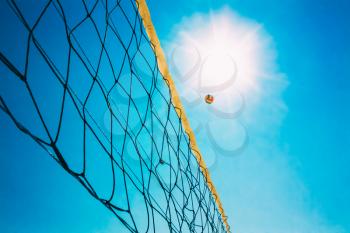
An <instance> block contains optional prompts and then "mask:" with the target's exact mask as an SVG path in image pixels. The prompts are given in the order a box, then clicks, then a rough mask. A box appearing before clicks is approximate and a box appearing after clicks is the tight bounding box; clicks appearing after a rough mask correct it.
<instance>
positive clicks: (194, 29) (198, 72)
mask: <svg viewBox="0 0 350 233" xmlns="http://www.w3.org/2000/svg"><path fill="white" fill-rule="evenodd" d="M175 31H176V33H175V36H174V37H173V39H172V41H171V43H170V46H169V47H170V48H168V51H172V53H171V55H170V57H169V58H168V59H169V64H170V68H171V70H172V72H173V73H174V79H175V81H176V83H177V85H178V86H180V88H179V91H180V94H181V95H183V96H184V97H185V98H187V99H191V98H192V99H193V96H190V95H194V94H193V91H194V92H196V94H198V95H200V96H201V97H203V96H205V95H206V94H213V95H215V97H218V98H216V99H217V100H218V101H219V103H220V102H221V103H222V104H223V105H227V104H229V103H230V102H232V101H233V100H232V98H230V96H228V95H229V93H232V95H234V94H235V93H234V92H237V91H238V92H239V93H240V95H242V96H244V97H245V98H246V97H248V98H249V97H253V98H254V97H257V98H258V97H259V94H260V91H261V87H260V85H259V80H261V79H264V78H266V77H268V76H269V70H271V65H270V64H274V58H275V54H274V53H273V52H271V51H273V49H269V48H268V47H269V46H270V44H271V43H270V37H269V36H268V35H267V34H265V33H264V32H263V30H262V27H261V25H259V24H257V23H255V22H251V21H248V20H246V19H242V18H241V17H239V16H237V15H235V14H234V13H232V12H231V11H230V10H228V9H226V8H224V9H223V10H221V11H219V12H212V13H210V14H209V15H201V14H197V15H195V16H193V17H191V18H185V19H184V20H183V21H182V22H181V23H180V24H179V25H178V26H177V27H175ZM232 88H233V89H235V91H229V89H232ZM236 94H237V93H236ZM220 99H221V101H220ZM223 107H224V106H223Z"/></svg>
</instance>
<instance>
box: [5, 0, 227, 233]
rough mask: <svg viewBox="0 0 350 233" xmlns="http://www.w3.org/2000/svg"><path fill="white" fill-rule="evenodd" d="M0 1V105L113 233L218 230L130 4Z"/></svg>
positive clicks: (211, 205) (210, 202)
mask: <svg viewBox="0 0 350 233" xmlns="http://www.w3.org/2000/svg"><path fill="white" fill-rule="evenodd" d="M0 4H1V6H0V8H1V13H2V14H3V16H4V18H6V19H7V22H4V21H3V22H1V24H0V34H1V35H2V36H1V39H0V42H1V43H0V61H1V62H0V74H1V77H0V81H1V85H0V109H1V110H2V112H3V113H5V114H6V115H8V116H9V117H10V118H11V120H12V121H13V122H14V124H15V126H16V127H17V128H18V129H19V130H20V131H22V132H23V133H24V134H26V135H27V136H29V137H30V138H32V139H33V140H34V141H35V142H36V143H37V144H38V145H39V146H41V147H42V148H43V149H44V150H45V151H47V153H48V154H49V155H50V156H51V157H52V158H53V159H54V160H56V161H57V163H58V164H59V165H61V166H62V168H63V169H65V170H66V171H67V172H68V173H69V174H70V175H71V176H73V177H74V178H75V179H76V180H77V181H78V182H79V183H80V184H81V185H82V186H83V187H84V188H85V189H86V190H87V191H88V192H89V193H90V194H91V196H92V197H94V198H95V199H97V200H98V201H100V202H101V203H102V204H103V205H105V207H106V208H108V209H109V210H110V211H111V212H112V213H113V214H114V215H115V216H116V218H117V219H118V220H119V223H120V224H118V229H116V230H118V231H117V232H124V231H125V232H129V231H130V232H226V230H225V225H224V222H223V219H222V216H221V215H220V212H219V211H218V208H217V205H216V202H215V198H214V197H213V195H212V193H211V191H210V189H209V188H208V185H207V183H206V179H205V177H204V175H203V173H202V171H201V168H200V166H199V164H198V161H197V160H196V157H195V156H194V154H193V152H192V151H191V148H190V142H189V138H188V136H187V134H186V133H185V132H184V130H183V127H182V125H181V118H180V117H179V116H178V115H177V113H176V111H175V107H174V105H173V103H172V100H171V95H170V91H169V87H168V85H167V83H166V82H165V81H164V80H163V77H162V75H161V73H160V71H159V70H158V66H157V59H156V56H155V54H154V52H153V50H152V43H151V42H150V41H149V39H148V37H147V35H146V33H145V31H144V28H143V26H142V19H141V17H140V15H139V13H138V5H137V4H136V3H135V2H134V1H132V0H122V1H117V0H116V1H102V0H101V1H69V0H67V1H47V0H46V1H36V2H35V4H34V2H31V1H18V2H16V1H7V2H5V1H1V3H0ZM9 22H10V23H9Z"/></svg>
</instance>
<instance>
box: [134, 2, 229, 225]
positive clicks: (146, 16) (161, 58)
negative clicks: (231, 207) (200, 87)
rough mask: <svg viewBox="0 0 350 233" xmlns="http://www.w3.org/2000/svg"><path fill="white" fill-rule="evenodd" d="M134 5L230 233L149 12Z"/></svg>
mask: <svg viewBox="0 0 350 233" xmlns="http://www.w3.org/2000/svg"><path fill="white" fill-rule="evenodd" d="M136 3H137V5H138V10H139V13H140V16H141V18H142V21H143V25H144V27H145V29H146V32H147V35H148V37H149V39H150V41H151V43H152V48H153V51H154V53H155V55H156V57H157V62H158V68H159V71H160V72H161V74H162V76H163V78H164V80H165V82H166V84H167V86H168V87H169V89H170V94H171V99H172V103H173V105H174V107H175V110H176V113H177V115H178V116H179V117H180V119H181V122H182V125H183V128H184V130H185V132H186V134H187V135H188V137H189V141H190V145H191V150H192V152H193V154H195V156H196V158H197V161H198V164H199V166H200V168H201V171H202V173H203V174H204V177H205V178H206V182H207V185H208V187H209V189H210V191H211V193H212V195H213V197H214V199H215V202H216V204H217V206H218V209H219V212H220V214H221V216H222V220H223V222H224V224H225V227H226V230H227V232H231V231H230V226H229V225H228V222H227V216H226V215H225V211H224V208H223V206H222V204H221V201H220V198H219V195H218V193H217V191H216V189H215V186H214V184H213V182H212V180H211V178H210V175H209V172H208V168H207V166H206V165H205V162H204V159H203V157H202V155H201V152H200V150H199V148H198V145H197V142H196V138H195V135H194V133H193V131H192V128H191V126H190V123H189V121H188V119H187V117H186V114H185V109H184V107H183V106H182V103H181V100H180V97H179V94H178V92H177V91H176V88H175V84H174V81H173V79H172V77H171V75H170V72H169V68H168V65H167V62H166V59H165V55H164V52H163V50H162V48H161V46H160V42H159V39H158V36H157V33H156V31H155V29H154V26H153V23H152V20H151V15H150V12H149V10H148V6H147V3H146V1H145V0H136Z"/></svg>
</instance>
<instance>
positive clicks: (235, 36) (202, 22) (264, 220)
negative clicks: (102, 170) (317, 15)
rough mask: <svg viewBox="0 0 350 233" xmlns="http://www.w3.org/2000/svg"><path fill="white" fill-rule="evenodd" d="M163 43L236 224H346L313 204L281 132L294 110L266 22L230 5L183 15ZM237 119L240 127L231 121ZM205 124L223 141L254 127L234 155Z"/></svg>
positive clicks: (249, 230) (266, 230) (325, 232)
mask: <svg viewBox="0 0 350 233" xmlns="http://www.w3.org/2000/svg"><path fill="white" fill-rule="evenodd" d="M163 44H165V51H166V52H167V53H168V63H169V65H170V69H171V72H172V73H173V76H174V79H175V82H176V84H177V88H178V91H179V92H180V95H181V96H182V99H183V102H184V105H185V107H187V108H186V111H187V113H188V115H189V118H190V122H191V124H192V126H193V128H196V129H198V130H196V131H197V139H198V140H199V145H200V148H201V150H202V152H203V155H204V157H205V156H207V158H206V159H207V160H209V161H210V164H209V165H210V171H211V174H212V177H213V179H214V181H215V185H216V186H217V189H218V191H219V194H221V199H222V202H223V204H224V207H225V210H226V212H227V215H228V216H229V222H230V224H231V225H232V227H233V230H234V232H236V233H243V232H244V233H281V232H284V233H340V232H343V231H342V229H340V228H338V227H336V226H331V225H329V224H328V223H327V221H326V219H325V218H323V217H322V214H321V213H319V212H318V210H317V208H315V207H313V206H310V201H309V200H310V198H311V197H310V194H309V193H308V190H306V188H305V186H304V185H303V182H302V180H301V179H300V177H299V176H298V173H297V169H296V164H297V161H295V160H293V157H292V156H291V155H289V154H288V150H287V149H286V148H285V147H286V146H284V145H281V143H280V141H279V140H278V134H279V129H280V125H281V124H282V123H283V118H284V116H285V115H286V113H287V106H286V105H285V104H284V102H283V99H282V97H281V95H282V93H283V91H284V90H285V88H286V86H287V84H288V81H287V77H286V76H285V75H283V74H281V73H280V72H279V71H278V67H277V65H276V51H275V48H274V44H273V40H272V38H271V36H270V35H269V34H268V33H267V32H266V31H265V30H264V27H263V25H261V24H259V23H256V22H254V21H252V20H249V19H246V18H243V17H241V16H239V15H238V14H236V13H234V12H232V11H231V10H230V9H229V8H228V7H225V8H223V9H221V10H219V11H213V12H210V13H208V14H194V15H193V16H191V17H187V18H184V19H183V20H182V22H180V23H179V24H178V25H176V26H175V27H174V29H173V31H172V34H171V38H170V39H168V40H167V41H165V43H163ZM233 63H234V65H232V64H233ZM232 77H233V78H234V81H233V82H230V79H232ZM207 93H214V97H216V101H217V102H214V104H213V105H212V106H207V105H206V104H205V103H204V102H203V96H204V95H205V94H207ZM212 108H218V109H216V110H212ZM210 109H211V110H210ZM222 112H224V113H233V114H231V115H228V116H229V117H225V116H227V115H225V114H224V115H220V114H218V113H222ZM212 113H214V114H212ZM232 122H235V123H234V125H236V126H235V127H236V128H234V127H231V128H230V126H229V125H230V124H232ZM205 124H208V125H211V127H214V128H215V127H216V133H215V132H212V133H213V135H214V136H213V137H214V140H215V141H216V142H217V143H218V144H220V145H219V148H221V149H223V147H225V146H226V148H230V146H231V147H232V145H236V144H237V142H238V141H239V140H241V141H244V140H242V138H243V137H247V135H248V137H249V142H248V144H240V143H238V144H240V145H241V146H242V148H240V149H241V150H239V151H234V150H231V152H232V153H226V155H229V156H222V155H221V154H222V151H220V150H219V152H218V151H216V157H215V158H214V159H213V156H212V150H213V149H214V150H215V149H217V147H215V146H208V145H212V144H210V143H209V141H210V139H209V138H208V137H207V136H208V131H206V130H203V128H205V127H203V125H205ZM237 124H238V125H239V124H240V125H241V126H240V127H237ZM237 134H238V136H237ZM222 144H224V145H222ZM244 145H245V146H244ZM243 146H244V147H243ZM237 148H238V147H237ZM231 149H232V148H231ZM206 152H208V154H210V156H209V157H208V155H206ZM236 155H240V156H236Z"/></svg>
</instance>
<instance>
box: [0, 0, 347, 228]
mask: <svg viewBox="0 0 350 233" xmlns="http://www.w3.org/2000/svg"><path fill="white" fill-rule="evenodd" d="M149 7H150V11H151V13H152V19H153V22H154V25H155V27H156V30H157V33H158V36H159V38H160V40H161V42H162V43H163V44H164V45H168V44H171V42H172V41H173V40H174V38H176V30H177V28H179V27H181V22H183V20H184V17H187V20H189V21H190V20H191V17H192V16H193V15H194V14H197V15H198V13H200V14H201V15H202V16H203V17H204V18H205V17H206V15H209V14H210V13H212V12H220V11H221V10H222V9H223V8H227V9H229V11H230V12H232V14H234V15H235V16H236V17H238V19H242V22H244V20H248V21H251V22H253V24H256V25H261V26H262V31H263V33H264V35H265V34H266V35H268V38H270V39H271V41H270V42H269V46H268V47H269V48H272V50H273V52H274V53H275V55H276V57H275V58H274V59H273V63H274V65H275V67H274V72H275V73H278V74H283V80H277V81H276V82H274V81H271V82H270V81H266V82H262V84H261V85H263V86H262V87H264V88H267V89H266V93H268V94H267V95H263V97H261V99H260V100H261V101H260V102H259V103H258V104H257V105H249V104H250V103H251V102H249V101H248V102H247V105H248V106H247V109H246V111H243V115H242V116H240V118H238V120H240V122H243V123H244V125H245V127H246V129H247V132H248V135H249V142H248V144H247V145H246V147H245V149H244V150H243V151H242V152H240V154H239V156H231V157H230V156H221V155H220V154H218V155H216V157H215V164H214V162H213V165H212V167H211V174H212V177H213V179H214V182H215V184H216V186H217V189H218V191H219V193H220V195H221V196H222V201H223V204H224V207H225V208H226V212H227V213H228V215H229V222H230V224H231V225H232V227H233V229H234V230H236V232H248V233H265V232H266V233H268V232H269V233H270V232H281V231H284V232H298V233H302V232H308V233H310V232H325V233H341V232H349V231H350V225H349V224H350V201H349V197H350V189H349V187H348V183H349V179H350V172H349V169H348V164H349V161H350V158H349V155H350V149H349V147H348V145H350V133H349V132H350V124H349V122H348V121H347V119H349V117H350V109H349V107H348V105H349V101H350V92H349V88H350V87H349V85H350V81H349V77H350V73H349V70H348V69H347V68H348V66H349V60H350V57H349V55H348V54H349V52H350V46H349V42H348V41H349V39H350V29H349V28H348V27H347V26H346V25H347V24H348V23H349V16H347V11H348V9H349V8H350V4H349V3H348V2H347V1H341V0H340V1H337V2H336V3H334V2H331V1H318V2H317V4H316V3H315V2H314V1H301V0H300V1H283V2H281V1H272V0H269V1H238V0H236V1H224V0H218V1H198V0H191V1H186V0H179V1H176V4H175V3H174V2H173V1H168V0H165V1H154V0H153V1H149ZM214 15H215V14H214ZM1 21H2V22H3V23H4V22H5V19H2V20H1ZM189 21H187V22H189ZM238 22H241V21H239V20H238ZM3 25H4V24H1V26H3ZM258 38H260V37H258ZM262 38H265V37H262ZM264 51H265V50H264ZM268 51H270V50H268ZM165 52H166V53H167V54H168V55H169V53H170V51H165ZM0 72H3V71H1V69H0ZM0 74H1V75H2V74H3V73H0ZM0 78H1V77H0ZM175 78H176V77H175ZM270 85H276V86H273V87H276V88H274V89H273V91H271V90H268V88H269V87H271V86H270ZM0 88H1V87H0ZM7 91H11V90H7ZM276 102H278V103H281V105H278V106H283V107H281V108H278V109H275V107H276V105H275V104H276ZM274 110H275V111H274ZM18 111H19V112H20V113H21V114H25V112H26V109H25V108H22V106H19V107H18ZM276 112H277V113H276ZM273 113H275V114H273ZM190 114H192V115H193V114H194V116H192V117H193V118H194V119H197V118H198V120H199V121H200V120H203V119H202V118H203V115H201V116H196V115H195V113H191V110H190ZM252 116H254V118H253V121H252V120H251V118H252ZM196 117H197V118H196ZM204 118H205V119H206V117H204ZM208 118H209V117H208ZM210 120H211V119H210ZM204 121H205V120H204ZM203 140H204V142H205V140H206V139H203ZM210 149H211V148H203V150H202V151H203V153H204V154H205V151H209V150H210ZM214 152H215V151H214ZM210 153H211V152H210ZM0 154H1V156H0V160H1V161H0V166H1V167H0V187H1V189H0V206H1V208H0V216H1V218H0V228H2V229H5V232H6V233H7V232H9V233H10V232H102V233H104V232H106V233H107V232H110V231H113V229H115V223H114V221H113V217H112V216H111V214H110V213H109V212H108V211H107V210H105V208H104V207H103V206H102V205H100V204H99V203H96V201H95V200H93V199H91V198H90V196H89V195H88V194H87V192H86V191H85V190H83V189H82V188H81V187H80V185H79V184H78V183H77V182H76V181H75V180H74V179H72V178H71V177H70V176H69V175H67V174H66V173H65V172H64V171H63V170H62V169H61V168H60V167H59V166H57V164H56V163H55V162H54V161H53V160H52V159H51V158H49V156H47V154H46V153H45V152H43V151H42V150H41V149H40V148H39V147H38V146H37V145H36V144H35V143H34V142H32V141H31V140H30V139H29V138H28V137H26V136H24V135H23V134H21V133H19V132H18V131H17V129H16V128H15V127H14V125H13V124H12V122H11V121H10V120H9V119H8V117H7V116H6V115H5V114H3V113H0ZM209 159H212V158H209ZM63 203H64V204H63Z"/></svg>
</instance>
